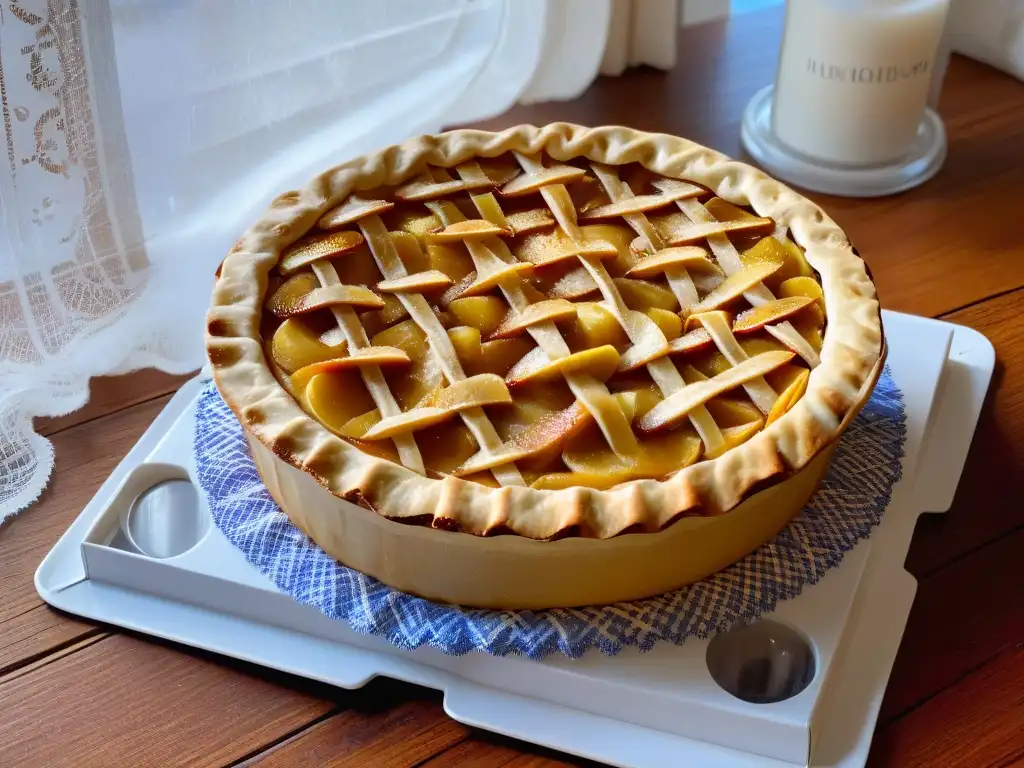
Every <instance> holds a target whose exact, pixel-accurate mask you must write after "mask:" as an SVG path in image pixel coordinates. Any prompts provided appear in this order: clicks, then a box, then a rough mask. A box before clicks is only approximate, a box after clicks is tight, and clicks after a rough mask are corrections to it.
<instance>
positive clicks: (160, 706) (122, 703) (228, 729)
mask: <svg viewBox="0 0 1024 768" xmlns="http://www.w3.org/2000/svg"><path fill="white" fill-rule="evenodd" d="M331 706H332V704H331V703H330V702H329V701H325V700H323V699H320V698H318V697H316V696H311V695H308V694H303V693H299V692H296V691H294V690H291V689H290V688H288V687H285V686H281V685H278V684H274V683H273V682H269V681H267V680H263V679H261V678H259V677H254V676H252V675H250V674H247V673H246V672H242V671H239V670H238V669H236V668H233V667H228V666H224V665H220V664H216V663H214V662H211V661H208V660H204V659H201V658H198V657H196V656H191V655H188V654H185V653H182V652H180V651H176V650H173V649H171V648H169V647H166V646H162V645H157V644H153V643H150V642H147V641H143V640H138V639H136V638H134V637H128V636H125V635H116V636H113V637H110V638H107V639H105V640H103V641H101V642H98V643H94V644H92V645H89V646H88V647H86V648H84V649H82V650H80V651H78V652H77V653H74V654H71V655H69V656H65V657H63V658H61V659H58V660H57V661H55V662H53V663H52V664H47V665H46V666H44V667H42V668H40V669H38V670H36V671H35V672H34V673H33V674H31V675H24V676H21V677H18V678H16V679H14V680H12V681H11V682H7V683H2V684H0V723H2V724H3V727H2V728H0V761H2V763H3V764H4V765H11V766H34V765H39V766H44V765H45V766H51V767H52V768H57V766H75V768H88V766H102V767H103V768H107V767H108V766H112V765H125V766H129V765H130V766H139V768H142V767H143V766H154V768H155V767H156V766H160V767H161V768H171V766H179V765H180V766H194V767H196V768H199V766H222V765H226V764H228V763H230V762H232V761H233V760H236V759H238V758H240V757H243V756H245V755H246V754H247V753H249V752H251V751H252V750H253V749H254V748H256V747H259V746H262V745H264V744H267V743H269V742H272V741H274V740H275V739H278V738H280V737H282V736H284V735H287V734H288V733H290V732H291V731H293V730H295V729H296V728H299V727H301V726H302V725H303V724H304V723H307V722H309V721H310V720H311V719H313V718H316V717H318V716H320V715H322V714H324V713H325V712H327V711H329V710H330V708H331Z"/></svg>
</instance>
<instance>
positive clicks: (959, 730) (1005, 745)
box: [869, 645, 1024, 768]
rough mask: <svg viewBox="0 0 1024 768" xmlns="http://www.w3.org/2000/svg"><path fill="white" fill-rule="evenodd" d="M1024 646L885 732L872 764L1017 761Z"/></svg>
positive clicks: (1022, 742)
mask: <svg viewBox="0 0 1024 768" xmlns="http://www.w3.org/2000/svg"><path fill="white" fill-rule="evenodd" d="M1022 712H1024V646H1022V645H1017V646H1015V647H1013V648H1008V649H1007V650H1005V651H1003V652H1002V653H1001V654H999V656H997V657H996V658H995V659H993V660H992V661H991V662H990V663H988V664H986V665H985V666H984V667H982V668H981V669H979V670H977V671H975V672H973V673H972V674H970V675H968V676H967V677H965V678H964V680H963V681H962V682H961V683H960V684H958V685H956V686H953V687H952V688H949V689H948V690H946V691H943V692H942V693H941V694H939V695H938V696H936V697H935V698H933V699H930V700H929V701H927V702H925V703H924V704H923V705H922V706H920V707H918V708H917V709H916V710H914V711H913V712H911V713H910V714H909V715H907V716H906V717H905V718H903V719H902V720H901V721H900V722H899V723H898V724H896V725H894V726H892V727H890V728H886V729H885V730H883V731H882V732H880V733H879V734H878V735H877V736H876V738H875V741H874V744H873V745H872V751H871V760H870V762H869V764H870V765H871V766H879V767H880V766H893V768H897V767H898V768H916V767H917V766H921V768H934V766H953V765H963V766H970V768H983V767H984V766H993V768H994V767H995V766H1000V767H1001V766H1006V765H1010V764H1015V763H1017V761H1019V760H1020V759H1021V757H1022V756H1024V727H1022V715H1021V713H1022Z"/></svg>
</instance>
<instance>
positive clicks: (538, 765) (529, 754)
mask: <svg viewBox="0 0 1024 768" xmlns="http://www.w3.org/2000/svg"><path fill="white" fill-rule="evenodd" d="M597 765H599V764H598V763H595V762H592V761H590V760H582V759H580V758H575V757H571V756H569V755H562V754H559V753H557V752H552V751H551V750H548V749H542V748H540V747H535V746H534V745H532V744H527V743H525V742H522V741H516V740H515V739H508V738H504V737H502V736H495V735H492V734H487V733H479V734H476V735H475V736H474V737H473V738H471V739H467V740H466V741H463V742H461V743H459V744H458V745H456V746H455V747H453V748H452V749H450V750H448V751H447V752H444V753H442V754H440V755H438V756H437V757H435V758H433V759H432V760H429V761H427V762H426V763H424V764H423V768H444V766H459V768H564V767H565V766H597ZM666 765H667V763H666Z"/></svg>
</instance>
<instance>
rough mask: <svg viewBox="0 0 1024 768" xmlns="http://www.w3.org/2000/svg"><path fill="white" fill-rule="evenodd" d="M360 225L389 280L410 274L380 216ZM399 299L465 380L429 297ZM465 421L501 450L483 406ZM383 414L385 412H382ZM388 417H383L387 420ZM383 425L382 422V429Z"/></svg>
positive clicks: (504, 470)
mask: <svg viewBox="0 0 1024 768" xmlns="http://www.w3.org/2000/svg"><path fill="white" fill-rule="evenodd" d="M356 224H357V225H358V226H359V228H360V230H361V231H362V233H363V236H364V237H365V238H366V241H367V243H368V244H369V246H370V253H372V254H373V258H374V261H376V262H377V267H378V268H379V269H380V271H381V274H382V275H383V276H384V280H385V281H391V282H395V281H399V280H401V279H402V278H405V277H407V276H408V272H407V271H406V269H405V265H404V264H403V263H402V260H401V258H400V257H399V255H398V251H397V250H396V249H395V244H394V243H393V242H392V240H391V236H390V234H389V233H388V231H387V228H386V227H385V226H384V222H383V221H381V218H380V216H378V215H377V214H371V215H369V216H366V217H364V218H361V219H359V220H357V222H356ZM396 295H397V297H398V300H399V301H400V302H401V304H402V306H404V307H405V310H406V311H407V312H408V313H409V316H410V317H411V318H412V319H413V321H414V322H415V323H416V325H417V326H419V328H420V330H421V331H423V333H424V334H425V335H426V337H427V343H428V345H429V347H430V352H431V354H433V356H434V358H435V359H436V360H437V362H438V363H439V364H440V366H441V371H442V373H443V374H444V376H445V378H446V379H447V380H448V383H449V385H451V384H455V383H456V382H460V381H465V380H466V374H465V371H463V370H462V363H460V362H459V356H458V355H457V354H456V353H455V347H454V346H452V342H451V339H450V338H449V337H448V333H447V332H446V331H445V329H444V327H443V326H442V325H441V321H440V320H438V319H437V315H435V314H434V312H433V310H432V309H431V308H430V305H429V304H428V303H427V300H426V299H425V298H423V296H421V295H420V294H418V293H404V292H403V293H397V294H396ZM458 413H459V416H460V417H461V419H462V421H463V422H464V423H465V425H466V426H467V427H468V428H469V430H470V432H471V433H472V434H473V438H474V439H475V440H476V442H477V445H478V446H479V447H480V450H481V451H483V452H484V453H486V454H488V455H490V454H493V453H495V452H498V451H499V450H500V449H501V439H500V438H499V437H498V432H497V430H495V428H494V425H493V424H492V423H491V420H490V419H489V418H488V417H487V414H486V413H485V412H484V410H483V408H482V407H480V406H474V407H471V408H469V409H467V410H461V411H459V412H458ZM382 416H383V414H382ZM383 421H384V420H382V423H383ZM380 428H381V425H378V429H380ZM491 473H492V474H493V475H494V478H495V480H497V481H498V482H499V483H501V484H502V485H523V484H524V481H523V476H522V474H520V472H519V470H518V469H517V468H516V466H515V465H514V464H502V465H499V466H496V467H494V468H492V469H491Z"/></svg>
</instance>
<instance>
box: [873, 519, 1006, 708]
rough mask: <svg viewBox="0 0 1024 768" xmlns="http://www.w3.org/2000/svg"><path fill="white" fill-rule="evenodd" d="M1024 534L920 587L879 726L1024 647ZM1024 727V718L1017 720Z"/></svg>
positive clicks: (983, 551)
mask: <svg viewBox="0 0 1024 768" xmlns="http://www.w3.org/2000/svg"><path fill="white" fill-rule="evenodd" d="M1022 562H1024V530H1020V531H1017V532H1016V533H1013V534H1010V535H1008V536H1005V537H1003V538H1001V539H999V540H998V541H996V542H994V543H993V544H991V545H989V546H986V547H983V548H981V549H978V550H976V551H974V552H972V553H971V554H970V555H968V556H967V557H964V558H962V559H960V560H957V561H956V562H954V563H952V564H951V565H950V566H948V567H946V568H943V569H941V570H939V571H936V572H935V573H933V574H932V575H931V576H929V577H928V578H926V579H924V580H923V581H921V583H920V585H919V586H918V591H917V596H916V598H915V599H914V607H913V608H912V610H911V612H910V619H909V620H908V622H907V629H906V631H905V633H904V635H903V642H902V643H901V644H900V652H899V655H898V656H897V658H896V664H895V666H894V668H893V671H892V675H891V676H890V678H889V688H888V691H887V694H886V697H885V701H884V703H883V705H882V713H881V721H882V722H883V723H884V722H886V721H888V720H891V719H892V718H893V717H895V716H897V715H899V714H901V713H904V712H907V711H909V710H910V709H911V708H913V707H914V706H915V705H916V704H918V703H919V702H922V701H924V700H926V699H928V698H929V697H931V696H934V695H935V694H936V693H938V692H939V691H941V690H943V689H944V688H947V687H949V686H951V685H954V684H955V683H956V682H957V681H958V680H959V679H960V678H961V677H963V676H964V675H966V674H967V673H969V672H970V671H971V670H972V669H975V668H977V667H980V666H981V665H983V664H985V663H986V662H988V661H989V660H990V659H991V658H992V657H994V656H996V655H997V654H999V653H1000V652H1001V651H1004V650H1006V649H1007V648H1010V647H1012V646H1013V645H1015V644H1018V643H1024V579H1022V578H1021V577H1020V573H1021V563H1022ZM1019 715H1020V718H1021V726H1022V727H1024V712H1021V713H1019Z"/></svg>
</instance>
